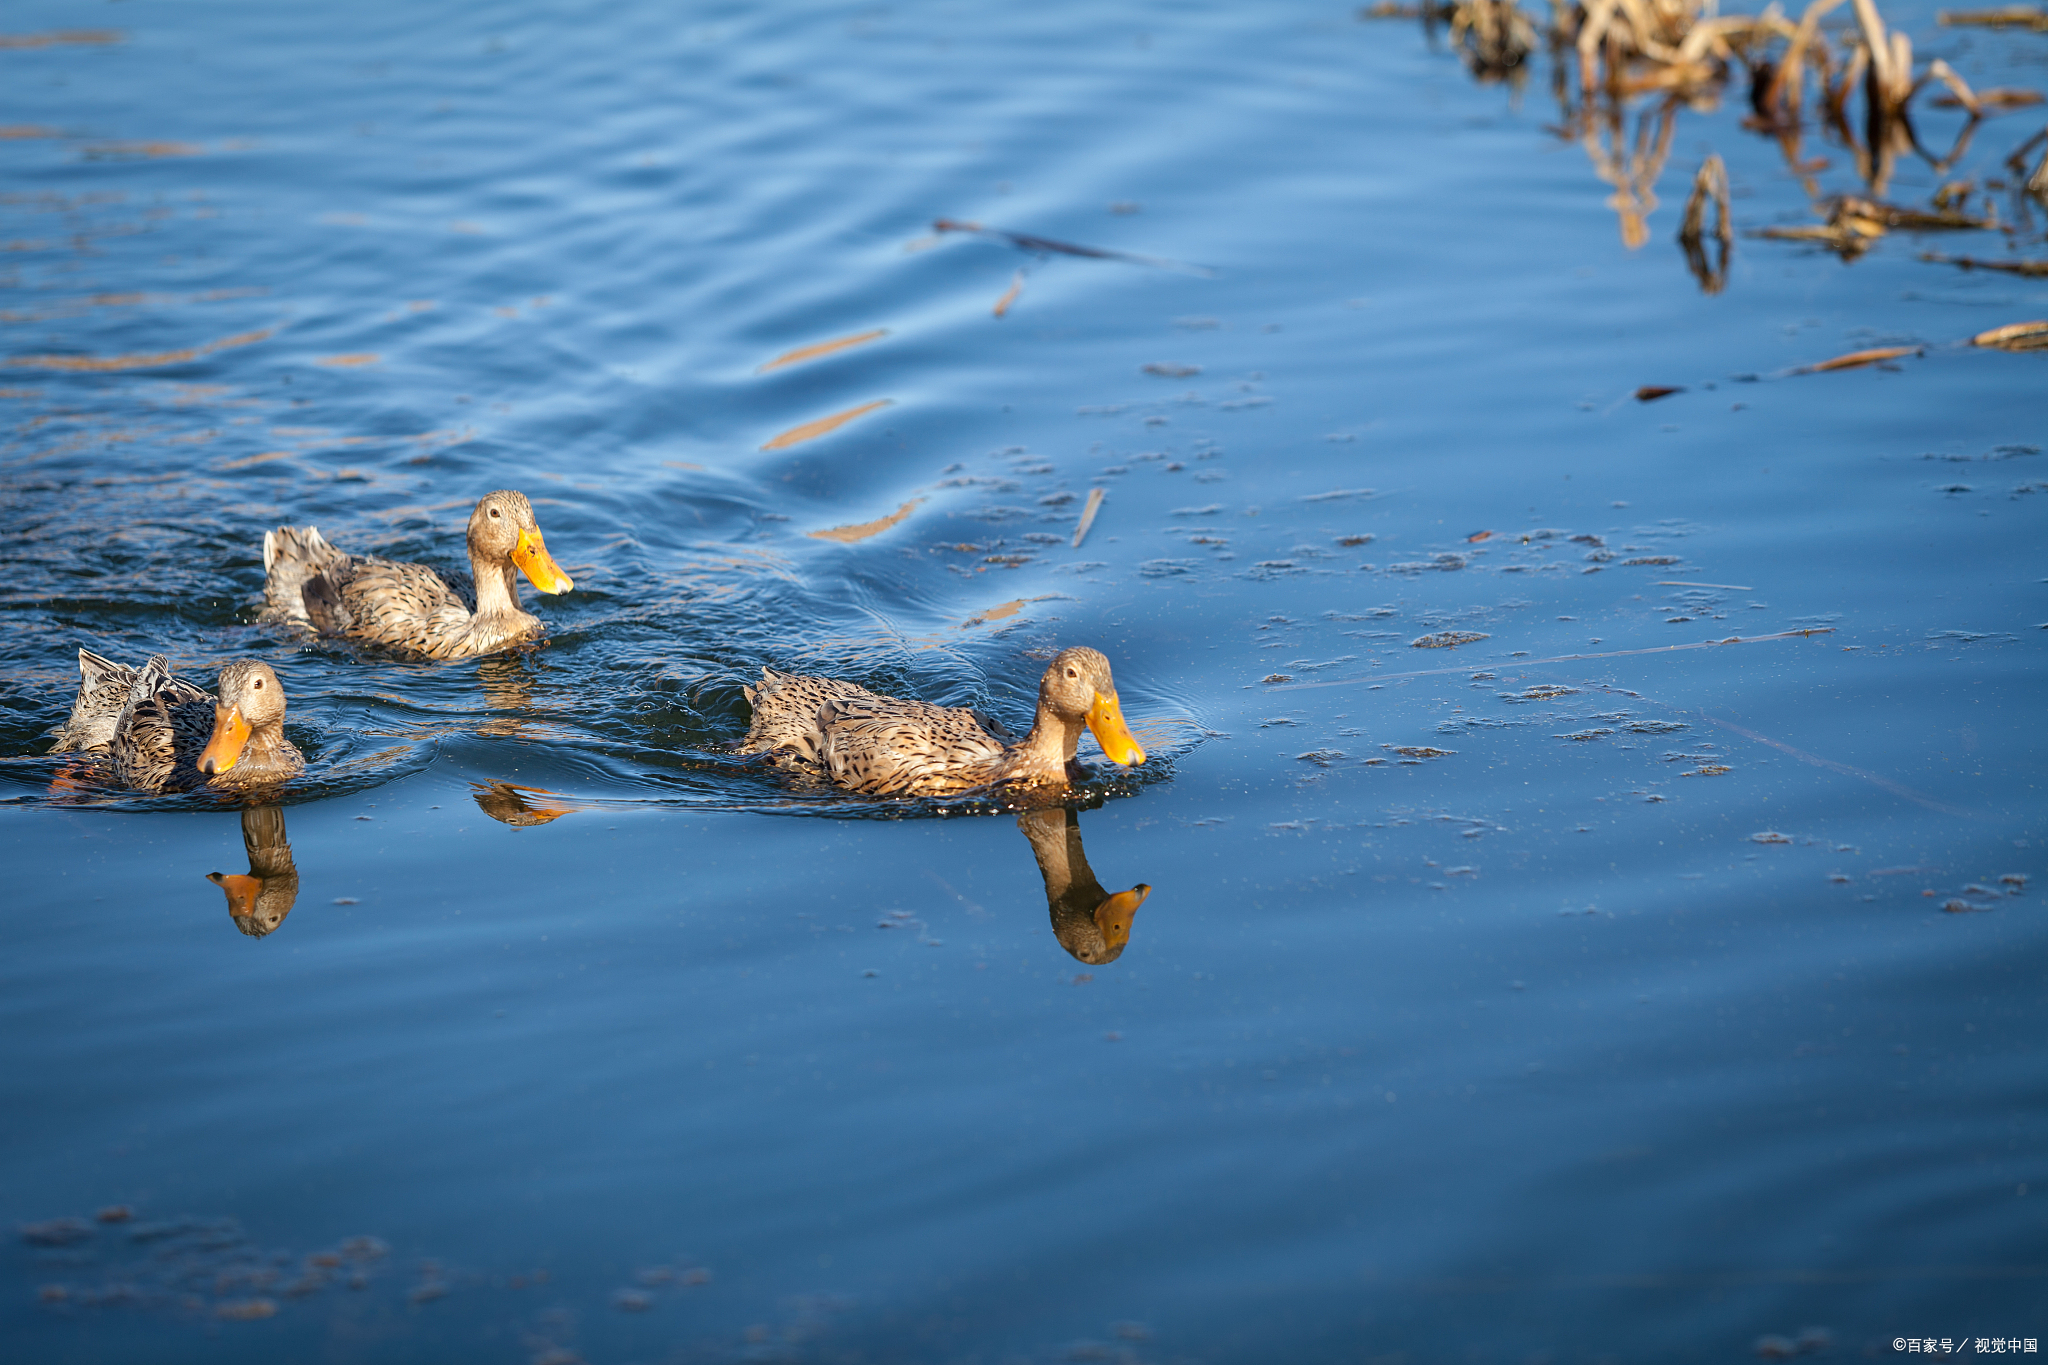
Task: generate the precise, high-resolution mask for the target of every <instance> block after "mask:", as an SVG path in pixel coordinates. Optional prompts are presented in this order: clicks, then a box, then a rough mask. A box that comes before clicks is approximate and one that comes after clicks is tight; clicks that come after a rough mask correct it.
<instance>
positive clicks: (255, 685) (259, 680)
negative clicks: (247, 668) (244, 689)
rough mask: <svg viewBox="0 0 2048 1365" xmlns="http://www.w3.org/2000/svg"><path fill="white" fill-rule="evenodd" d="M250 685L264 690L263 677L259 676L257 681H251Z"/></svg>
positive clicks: (259, 690) (258, 689)
mask: <svg viewBox="0 0 2048 1365" xmlns="http://www.w3.org/2000/svg"><path fill="white" fill-rule="evenodd" d="M249 686H251V687H253V688H255V689H256V690H257V691H258V692H261V691H262V690H263V679H261V678H258V679H257V680H256V681H255V682H253V683H250V684H249Z"/></svg>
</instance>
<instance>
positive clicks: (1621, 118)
mask: <svg viewBox="0 0 2048 1365" xmlns="http://www.w3.org/2000/svg"><path fill="white" fill-rule="evenodd" d="M1677 112H1678V110H1677V102H1676V101H1674V100H1671V99H1666V100H1665V101H1664V104H1663V105H1662V107H1661V108H1659V109H1658V110H1657V111H1656V112H1655V113H1654V114H1651V113H1647V112H1646V113H1644V114H1643V115H1642V116H1641V117H1640V118H1639V119H1637V121H1636V136H1635V143H1634V145H1633V146H1629V145H1628V144H1627V142H1626V126H1627V125H1626V121H1625V117H1626V116H1625V115H1623V114H1621V113H1620V112H1619V111H1618V110H1616V111H1614V112H1613V113H1612V114H1611V115H1610V116H1609V117H1606V118H1600V119H1589V120H1588V121H1587V123H1586V129H1585V132H1584V134H1583V135H1582V136H1581V137H1580V145H1582V146H1583V147H1584V148H1585V149H1586V155H1587V157H1588V158H1590V159H1591V160H1592V162H1593V170H1594V173H1595V174H1597V175H1598V176H1599V177H1600V178H1601V179H1602V180H1605V181H1606V182H1607V183H1608V184H1610V185H1612V186H1614V193H1613V194H1612V195H1610V196H1609V197H1608V200H1607V206H1608V207H1609V208H1611V209H1613V210H1614V211H1615V212H1616V213H1617V214H1619V215H1620V217H1621V241H1622V245H1624V246H1626V247H1628V248H1629V249H1630V250H1634V249H1635V248H1637V247H1639V246H1641V245H1643V243H1645V242H1647V241H1649V240H1650V226H1649V221H1648V220H1649V216H1650V214H1651V213H1653V212H1655V211H1656V208H1657V192H1656V185H1657V177H1658V176H1659V175H1661V174H1663V172H1664V161H1665V159H1666V158H1667V157H1668V156H1669V155H1670V154H1671V135H1672V132H1673V130H1674V129H1675V127H1676V115H1677ZM1653 120H1654V122H1653ZM1603 129H1604V130H1605V131H1606V132H1607V134H1608V136H1609V138H1610V139H1611V143H1612V145H1611V147H1610V146H1605V145H1603V144H1602V141H1601V136H1600V135H1601V132H1602V130H1603Z"/></svg>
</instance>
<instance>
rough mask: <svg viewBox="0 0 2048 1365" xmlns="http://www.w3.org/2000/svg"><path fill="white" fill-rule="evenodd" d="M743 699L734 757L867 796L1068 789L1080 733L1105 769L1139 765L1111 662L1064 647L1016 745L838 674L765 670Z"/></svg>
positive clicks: (955, 711) (971, 722)
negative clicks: (769, 761) (743, 730)
mask: <svg viewBox="0 0 2048 1365" xmlns="http://www.w3.org/2000/svg"><path fill="white" fill-rule="evenodd" d="M747 700H748V701H749V702H750V703H751V704H752V705H753V708H754V718H753V724H752V725H751V726H750V727H749V729H748V731H747V737H746V739H745V740H744V741H743V742H742V743H741V746H740V748H741V752H743V753H750V754H752V753H758V754H770V755H773V757H774V759H775V761H776V762H778V763H780V764H782V765H783V766H786V767H790V768H796V769H800V770H806V771H810V772H814V773H816V774H817V775H818V776H820V777H823V778H824V779H825V780H826V781H828V782H830V783H831V784H832V785H833V786H835V787H839V788H841V789H843V790H846V791H851V792H861V793H864V794H866V795H870V796H945V795H950V794H953V793H957V792H964V791H972V790H974V789H975V788H978V787H987V786H992V785H995V784H997V783H1004V784H1012V785H1025V786H1065V785H1067V783H1068V781H1069V779H1070V770H1069V765H1070V764H1072V763H1073V761H1074V752H1075V749H1076V747H1077V746H1078V744H1079V742H1080V737H1081V731H1082V729H1083V728H1087V729H1089V730H1092V731H1094V733H1095V737H1096V739H1097V740H1099V741H1100V742H1101V744H1102V750H1103V752H1104V753H1105V754H1107V755H1108V756H1109V757H1110V758H1111V759H1113V760H1114V761H1116V762H1118V763H1122V764H1131V763H1143V762H1144V761H1145V751H1144V750H1143V749H1142V748H1140V747H1139V746H1138V742H1137V741H1136V740H1135V739H1133V738H1131V732H1130V730H1129V728H1128V727H1127V726H1126V725H1125V724H1124V719H1123V712H1122V709H1121V705H1120V703H1119V702H1118V700H1117V695H1116V684H1115V681H1114V680H1113V679H1112V678H1111V677H1110V671H1109V660H1108V659H1106V658H1104V657H1103V656H1102V655H1101V654H1100V653H1098V652H1097V651H1095V650H1092V649H1085V648H1084V649H1069V650H1064V651H1062V652H1061V653H1060V654H1059V656H1058V657H1057V658H1055V659H1054V660H1053V661H1052V665H1051V666H1050V667H1049V668H1047V669H1046V671H1045V675H1044V677H1042V678H1041V679H1040V680H1039V685H1038V711H1037V715H1036V717H1035V719H1034V723H1033V725H1032V727H1031V732H1030V733H1029V734H1027V735H1026V736H1025V737H1024V738H1023V739H1021V740H1018V741H1016V742H1014V743H1010V742H1006V738H1007V737H1006V736H1004V735H1002V734H1001V733H1000V727H997V726H994V724H993V722H985V721H984V720H983V718H982V717H980V716H977V715H976V714H975V713H974V712H973V711H971V710H968V709H967V708H965V707H953V706H934V705H932V704H931V703H929V702H922V701H914V700H906V699H904V698H900V697H886V696H883V695H881V694H880V693H876V692H870V691H868V689H866V688H865V687H861V686H860V685H859V684H857V683H850V682H846V681H844V680H842V679H838V678H822V677H815V676H803V675H797V674H790V673H777V672H776V671H775V670H773V669H767V668H764V669H762V670H761V681H760V682H759V683H757V684H756V685H754V686H753V687H750V688H748V689H747ZM992 731H993V732H992Z"/></svg>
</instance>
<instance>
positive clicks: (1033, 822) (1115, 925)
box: [1017, 806, 1152, 967]
mask: <svg viewBox="0 0 2048 1365" xmlns="http://www.w3.org/2000/svg"><path fill="white" fill-rule="evenodd" d="M1017 828H1018V829H1020V830H1022V831H1023V832H1024V837H1025V839H1027V840H1028V841H1029V842H1030V844H1031V856H1032V857H1034V858H1036V859H1037V860H1038V875H1039V876H1040V877H1042V878H1043V879H1044V881H1045V908H1046V912H1047V913H1048V914H1050V915H1051V916H1052V932H1053V937H1054V938H1057V939H1058V940H1059V941H1060V947H1062V948H1065V949H1066V950H1067V953H1068V955H1069V956H1071V957H1073V958H1074V959H1075V960H1076V961H1077V962H1085V963H1087V964H1088V965H1089V966H1091V967H1100V966H1103V965H1105V964H1107V963H1111V962H1114V961H1116V960H1117V959H1118V958H1119V957H1122V956H1123V952H1124V947H1125V945H1126V944H1128V943H1129V942H1130V941H1131V920H1132V918H1133V917H1134V916H1136V915H1137V913H1138V907H1139V906H1141V905H1143V904H1144V903H1145V898H1146V897H1147V896H1149V895H1151V894H1152V888H1151V887H1150V886H1147V885H1146V884H1145V883H1144V882H1139V883H1138V884H1137V885H1136V886H1134V887H1132V888H1131V889H1130V890H1128V891H1117V892H1110V891H1105V890H1103V889H1102V883H1101V882H1099V881H1097V880H1096V878H1095V872H1094V870H1093V869H1092V868H1090V867H1089V866H1088V853H1087V850H1086V849H1084V848H1082V846H1081V817H1080V816H1079V815H1077V814H1075V813H1074V812H1073V811H1071V810H1068V809H1066V808H1065V807H1063V806H1052V807H1048V808H1046V809H1042V810H1032V811H1026V812H1024V814H1022V815H1020V816H1018V817H1017Z"/></svg>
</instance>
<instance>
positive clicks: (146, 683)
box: [59, 654, 306, 791]
mask: <svg viewBox="0 0 2048 1365" xmlns="http://www.w3.org/2000/svg"><path fill="white" fill-rule="evenodd" d="M94 658H95V659H97V660H98V664H100V665H105V667H104V668H99V669H97V670H96V672H97V677H96V676H95V674H93V673H88V674H87V675H86V677H85V679H84V681H83V682H81V684H80V687H79V691H80V694H81V695H80V701H79V702H77V703H74V704H73V707H72V714H73V717H74V722H73V724H68V725H67V726H66V727H65V730H64V731H60V732H59V733H60V736H61V735H63V734H65V733H66V732H68V731H70V730H71V729H72V728H73V725H75V724H76V717H77V715H78V711H79V707H80V706H81V705H83V704H85V701H86V697H85V694H86V693H87V692H93V693H94V694H95V700H94V704H95V705H97V689H98V688H100V687H104V686H105V679H106V678H107V677H110V676H112V674H111V673H110V672H109V671H108V670H110V669H111V670H120V672H121V673H122V674H124V675H125V676H126V677H127V679H128V691H127V694H126V696H125V697H124V698H123V700H122V705H121V709H120V711H119V713H118V714H117V715H116V716H115V717H114V720H113V723H112V725H111V726H109V727H108V732H107V738H106V739H105V741H104V742H103V743H101V744H100V745H98V746H96V747H98V748H101V749H104V750H105V752H106V754H107V756H108V757H109V759H111V761H112V765H113V771H114V777H115V778H116V779H117V780H118V781H119V782H120V783H121V784H122V785H123V786H128V787H133V788H135V789H136V790H138V791H191V790H194V789H195V788H198V787H210V788H214V789H217V790H234V789H239V788H247V787H252V786H257V785H260V784H263V783H269V782H279V781H282V780H284V779H285V778H287V777H291V776H294V775H295V774H297V773H300V772H303V771H304V770H305V767H306V760H305V758H304V756H303V755H301V754H300V753H299V751H298V749H297V748H296V747H295V746H294V745H293V744H292V742H291V741H290V740H288V739H286V738H285V737H284V689H283V687H282V686H280V685H279V683H278V681H277V675H276V674H275V673H273V672H272V671H271V669H270V666H269V665H268V664H264V663H259V662H257V661H256V660H254V659H243V660H240V661H238V662H236V663H231V664H229V665H228V666H227V667H226V668H224V669H222V670H221V676H220V688H221V697H222V699H223V704H221V705H216V703H215V699H214V698H213V696H212V695H211V694H209V693H207V692H205V691H203V690H201V689H200V688H198V687H195V686H193V685H192V684H191V683H188V682H186V681H185V680H184V679H182V678H178V677H175V676H173V675H172V673H171V668H170V664H169V663H168V661H166V660H165V658H164V656H163V655H161V654H156V655H152V656H151V657H150V659H149V662H148V663H145V664H144V665H143V666H142V667H140V668H128V667H126V666H125V665H121V664H108V662H107V661H106V660H104V659H98V656H97V655H95V656H94ZM236 706H240V707H242V708H244V710H245V713H246V714H247V716H248V726H249V735H248V739H247V741H246V742H245V743H244V744H243V745H242V746H241V748H240V755H241V756H240V758H239V760H238V761H236V762H234V764H233V766H231V767H228V768H227V769H226V770H224V771H220V772H213V773H205V772H201V771H200V770H199V766H198V765H199V759H200V755H201V754H202V752H203V751H205V749H206V748H207V745H208V743H209V742H210V741H211V740H212V738H213V736H214V733H215V730H216V726H217V722H218V721H219V719H220V717H221V715H222V714H223V713H224V712H225V711H227V710H228V709H229V708H231V707H236ZM94 714H95V716H97V712H95V713H94ZM96 727H97V720H96V719H95V720H94V722H93V725H92V726H89V727H87V728H88V729H91V730H94V731H95V732H96ZM87 737H88V738H89V737H90V736H89V735H88V736H87ZM80 747H88V748H89V747H95V746H90V745H84V746H80Z"/></svg>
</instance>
